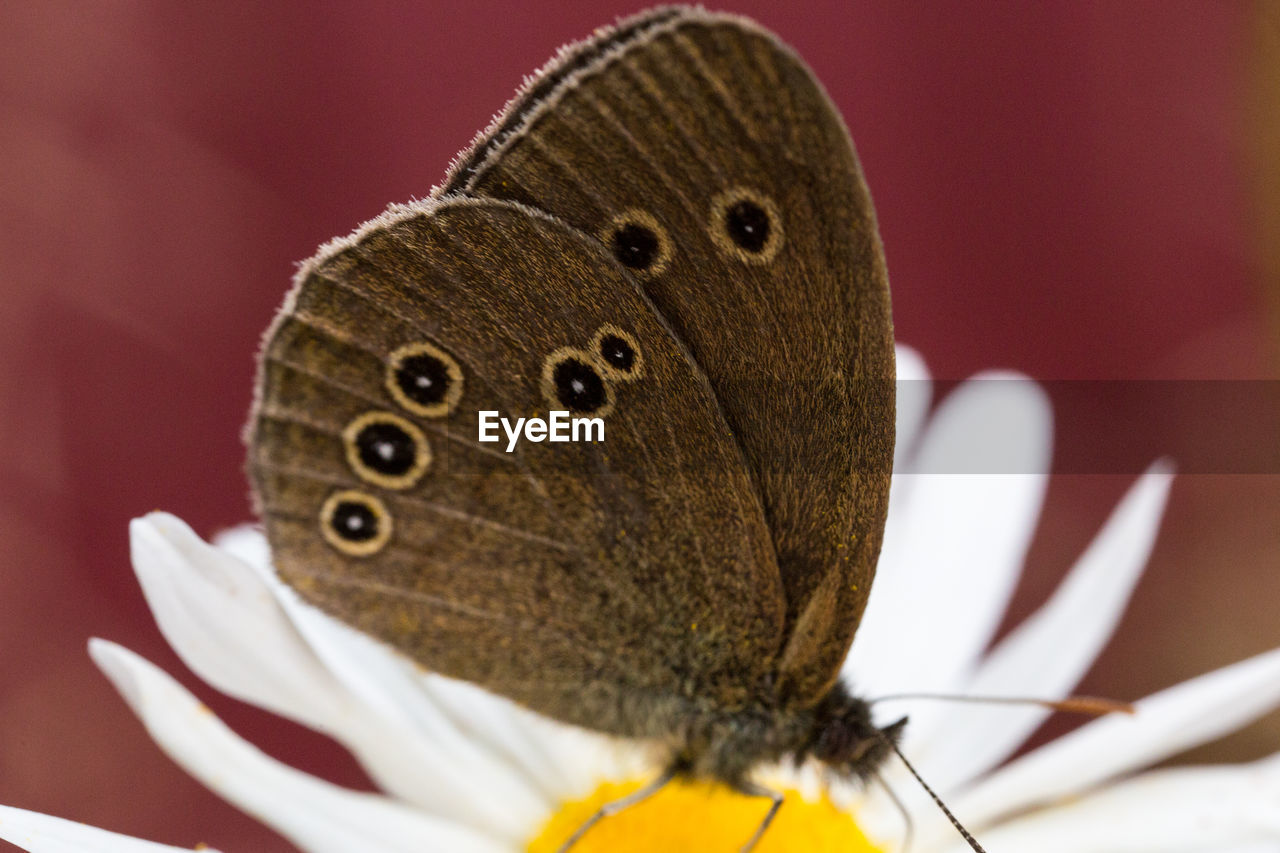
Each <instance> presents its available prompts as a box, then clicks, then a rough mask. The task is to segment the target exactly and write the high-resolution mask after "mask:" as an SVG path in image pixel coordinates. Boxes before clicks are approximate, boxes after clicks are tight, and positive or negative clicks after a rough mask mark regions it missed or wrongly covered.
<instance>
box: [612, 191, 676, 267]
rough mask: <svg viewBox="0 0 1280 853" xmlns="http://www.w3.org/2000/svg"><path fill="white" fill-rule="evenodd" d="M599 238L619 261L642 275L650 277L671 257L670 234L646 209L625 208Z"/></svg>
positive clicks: (665, 264)
mask: <svg viewBox="0 0 1280 853" xmlns="http://www.w3.org/2000/svg"><path fill="white" fill-rule="evenodd" d="M600 240H601V242H603V243H604V244H605V245H606V246H608V247H609V251H610V252H611V253H612V254H613V257H614V258H615V259H617V261H618V263H620V264H622V265H623V266H624V267H626V268H627V269H629V270H631V272H633V273H635V274H636V275H638V276H640V277H641V278H652V277H653V276H655V275H658V274H659V273H661V272H662V271H663V270H665V269H666V268H667V264H668V263H670V261H671V238H670V237H669V236H668V235H667V230H666V229H665V228H663V227H662V225H661V223H659V222H658V220H657V219H655V218H654V217H653V215H652V214H650V213H648V212H647V211H644V210H640V209H638V208H631V209H630V210H625V211H623V212H622V213H620V214H618V215H617V216H615V217H614V218H613V220H612V221H611V222H610V223H609V224H608V225H607V226H606V227H605V228H604V229H602V231H601V233H600Z"/></svg>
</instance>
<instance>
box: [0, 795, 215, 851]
mask: <svg viewBox="0 0 1280 853" xmlns="http://www.w3.org/2000/svg"><path fill="white" fill-rule="evenodd" d="M0 838H3V839H4V840H5V841H8V842H9V843H10V844H16V845H17V846H19V847H21V848H22V849H23V850H27V851H29V853H166V851H168V853H173V852H174V851H182V853H191V848H187V847H170V846H169V845H168V844H157V843H155V842H154V841H143V840H142V839H140V838H131V837H130V836H128V835H120V834H119V833H117V832H107V831H106V830H105V829H98V828H97V827H96V826H88V825H86V824H83V823H76V822H75V821H72V820H64V819H63V818H60V817H52V816H51V815H46V814H40V813H39V812H29V811H27V810H26V809H15V808H11V807H9V806H0ZM200 850H202V851H204V853H218V851H217V850H214V849H213V848H211V847H204V846H202V847H200Z"/></svg>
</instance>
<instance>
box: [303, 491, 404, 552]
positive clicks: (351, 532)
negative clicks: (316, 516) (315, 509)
mask: <svg viewBox="0 0 1280 853" xmlns="http://www.w3.org/2000/svg"><path fill="white" fill-rule="evenodd" d="M391 527H392V525H391V515H390V513H388V512H387V508H386V506H384V505H383V503H382V501H380V500H378V499H377V498H375V497H374V496H373V495H367V494H365V493H364V492H357V491H352V490H347V491H341V492H334V493H333V494H332V495H330V496H329V498H328V499H327V500H326V501H325V502H324V506H323V507H321V508H320V532H321V534H322V535H323V536H324V538H325V541H326V542H328V543H329V544H330V545H332V546H333V547H334V548H336V549H338V550H339V551H341V552H342V553H343V554H346V555H347V556H350V557H368V556H370V555H372V554H376V553H378V552H379V551H381V550H382V548H383V546H385V545H386V544H387V542H388V541H390V539H391Z"/></svg>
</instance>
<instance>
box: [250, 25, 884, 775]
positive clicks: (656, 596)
mask: <svg viewBox="0 0 1280 853" xmlns="http://www.w3.org/2000/svg"><path fill="white" fill-rule="evenodd" d="M893 380H894V368H893V339H892V321H891V317H890V311H889V294H888V285H887V277H886V274H885V271H884V262H883V257H882V253H881V249H880V243H879V237H878V234H877V231H876V224H875V216H874V212H873V210H872V208H871V202H870V198H869V196H868V194H867V191H866V187H865V184H864V182H863V180H862V176H861V172H860V169H859V167H858V164H857V160H856V157H855V155H854V152H853V148H852V144H851V143H850V141H849V137H848V134H847V131H846V130H845V129H844V126H843V124H842V122H841V121H840V119H839V116H838V114H837V113H836V111H835V109H834V107H832V106H831V104H830V102H829V101H828V99H827V98H826V95H825V93H823V92H822V90H821V88H820V87H819V86H818V84H817V83H816V81H814V79H813V77H812V75H811V74H810V73H809V71H808V70H807V69H806V68H805V67H804V65H803V64H802V63H801V62H800V61H799V60H798V59H797V58H796V57H795V56H794V54H792V53H791V52H790V51H789V50H788V49H786V48H785V47H783V46H782V45H780V44H779V43H778V42H777V40H776V39H774V38H773V37H772V36H771V35H770V34H768V33H766V32H764V31H763V30H761V29H760V28H759V27H757V26H756V25H754V24H752V23H750V22H747V21H745V20H743V19H740V18H735V17H731V16H725V15H715V14H711V13H707V12H703V11H701V10H693V9H682V8H668V9H660V10H655V11H653V12H650V13H646V14H644V15H641V16H637V17H636V18H634V19H631V20H630V21H626V22H623V23H622V24H620V25H619V26H618V27H617V28H615V29H612V30H606V31H602V32H600V33H598V34H597V35H596V36H595V37H594V38H592V39H590V40H588V41H586V42H583V43H581V44H579V45H576V46H573V47H571V48H568V49H566V50H565V51H562V53H561V55H560V57H559V58H558V59H557V60H555V61H554V62H553V63H552V64H551V65H550V66H548V67H547V68H546V69H544V70H543V72H542V73H541V74H540V75H539V76H538V77H536V78H535V79H534V80H533V81H532V82H531V83H529V84H528V85H527V86H526V88H525V89H524V90H523V91H522V92H521V93H520V94H519V95H517V97H516V99H515V100H513V101H512V103H511V104H509V105H508V106H507V108H506V110H504V112H503V113H501V114H500V115H499V116H498V118H497V119H495V121H494V124H493V125H492V126H491V127H490V128H489V129H488V130H486V131H485V132H483V133H482V134H481V135H480V136H479V137H478V138H477V140H476V141H475V142H474V143H473V145H472V146H471V148H470V149H468V151H466V152H464V153H463V154H462V155H460V157H459V159H458V160H457V161H456V163H455V164H454V166H453V168H452V170H451V171H450V173H449V175H448V177H447V179H446V182H445V183H444V185H443V186H442V187H440V188H438V189H437V190H436V191H435V192H434V193H433V194H432V197H431V198H429V199H427V200H425V201H422V202H415V203H413V204H410V205H404V206H398V207H393V208H391V209H390V210H388V212H387V213H385V214H384V215H383V216H381V217H379V218H378V219H375V220H373V221H372V222H370V223H367V224H366V225H365V226H363V227H362V228H361V229H360V230H358V231H357V232H355V233H354V234H353V235H351V236H350V237H347V238H343V239H340V240H337V241H334V242H332V243H330V244H329V245H327V246H326V247H324V248H322V249H321V251H320V252H319V253H318V254H317V255H316V256H315V257H314V258H312V259H311V260H310V261H308V262H306V263H305V264H304V265H303V267H302V269H301V270H300V272H299V274H298V276H297V279H296V287H295V289H294V290H293V291H292V293H291V294H290V296H289V297H288V299H287V300H286V304H285V307H284V309H283V310H282V311H281V313H280V315H279V316H278V317H277V319H276V322H275V323H274V324H273V326H272V328H271V329H270V330H269V331H268V334H267V337H266V341H265V344H264V348H263V354H262V367H261V371H260V376H259V384H258V397H257V402H256V404H255V408H254V413H253V415H252V417H251V421H250V426H249V446H250V454H249V469H250V475H251V479H252V481H253V483H254V491H255V495H256V497H257V500H258V503H259V507H260V510H261V512H262V514H263V517H264V521H265V525H266V528H267V534H268V538H269V539H270V541H271V545H272V549H273V553H274V556H275V561H276V565H277V568H278V571H279V573H280V575H281V577H282V579H284V580H285V581H286V582H287V583H289V584H290V585H291V586H293V587H294V588H295V589H296V590H297V591H298V593H299V594H300V595H301V596H302V597H303V598H304V599H306V600H308V601H310V602H312V603H314V604H315V605H317V606H319V607H321V608H322V609H324V610H326V611H328V612H329V613H331V614H333V615H334V616H336V617H337V618H339V619H341V620H342V621H344V622H347V623H348V624H351V625H353V626H354V627H356V628H358V629H360V630H362V631H364V632H366V633H368V634H370V635H372V636H373V637H376V638H378V639H379V640H381V641H383V642H385V643H387V644H388V645H390V646H392V647H393V648H395V649H397V650H398V651H400V652H401V653H403V654H404V655H406V656H407V657H409V658H410V659H412V660H414V661H416V662H417V663H419V664H420V665H422V666H423V667H425V668H427V669H430V670H433V671H436V672H440V673H443V674H445V675H449V676H452V677H457V678H462V679H465V680H468V681H471V682H474V683H476V684H478V685H480V686H482V687H485V688H487V689H489V690H491V691H493V692H495V693H498V694H501V695H503V696H506V697H508V698H510V699H512V700H514V701H516V702H518V703H520V704H522V705H525V706H526V707H529V708H532V709H534V710H536V711H539V712H541V713H543V714H546V715H548V716H551V717H553V718H556V719H558V720H561V721H563V722H566V723H570V724H574V725H579V726H583V727H587V728H591V729H595V730H598V731H602V732H606V733H609V734H614V735H619V736H625V737H632V738H639V739H645V740H649V741H652V742H655V743H657V744H660V745H662V746H663V747H664V748H665V751H666V757H667V760H668V762H669V765H670V767H671V769H672V770H674V771H676V772H680V773H685V774H688V775H693V776H700V777H709V778H715V779H720V780H722V781H725V782H728V783H729V784H733V785H735V786H740V785H742V784H743V783H745V781H746V780H747V778H748V776H749V774H750V771H751V770H752V768H754V767H755V766H757V765H758V764H760V763H762V762H772V761H777V760H780V759H782V758H784V757H788V756H790V757H794V758H796V759H797V760H802V759H805V758H816V759H818V760H820V761H823V762H825V763H826V764H828V765H829V766H830V767H832V768H833V769H835V770H837V771H838V772H841V773H846V774H849V775H855V776H860V775H865V774H867V773H869V772H870V771H871V770H872V769H874V767H875V766H876V764H877V763H878V762H879V761H880V760H881V759H882V758H883V756H884V754H885V753H886V751H887V750H888V749H889V748H890V743H891V742H892V741H893V740H894V739H895V738H896V735H897V732H898V727H896V726H894V727H889V728H887V729H884V730H881V729H879V728H877V727H876V726H875V725H874V724H873V723H872V721H871V716H870V712H869V709H868V707H867V705H866V703H865V702H863V701H861V700H859V699H857V698H855V697H853V696H851V695H850V694H849V693H848V692H847V690H846V689H845V687H844V686H843V684H842V683H841V682H840V681H839V679H838V674H839V667H840V663H841V661H842V660H843V658H844V656H845V654H846V653H847V651H848V647H849V644H850V642H851V641H852V638H853V633H854V630H855V628H856V626H857V623H858V620H859V619H860V617H861V613H862V609H863V607H864V606H865V603H866V597H867V593H868V591H869V588H870V584H871V580H872V577H873V574H874V568H875V561H876V557H877V555H878V552H879V547H880V538H881V534H882V529H883V524H884V515H885V510H886V506H887V500H888V484H889V473H890V465H891V460H892V456H893V423H894V408H893V406H894V399H893ZM550 409H567V410H569V411H571V412H572V413H574V414H575V415H582V416H589V417H598V418H601V419H603V421H604V423H605V425H606V432H605V440H604V441H603V442H598V443H578V444H575V443H568V444H563V443H562V444H553V443H549V442H548V443H530V442H524V443H521V444H520V445H519V446H518V447H516V448H514V450H513V452H511V453H505V452H503V451H502V450H501V449H496V446H494V445H486V444H483V443H481V442H480V441H478V439H477V435H478V418H479V412H481V411H494V410H496V411H499V412H501V413H503V414H504V415H507V414H509V415H511V416H519V417H525V416H533V415H536V414H540V413H545V412H547V411H548V410H550Z"/></svg>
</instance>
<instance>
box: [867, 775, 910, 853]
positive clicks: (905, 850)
mask: <svg viewBox="0 0 1280 853" xmlns="http://www.w3.org/2000/svg"><path fill="white" fill-rule="evenodd" d="M875 778H876V781H877V782H879V783H880V787H881V788H884V792H885V793H886V794H888V795H889V801H890V802H892V803H893V805H894V808H896V809H897V810H898V812H899V813H900V814H901V815H902V821H903V823H904V824H905V827H904V829H903V832H902V853H911V844H912V842H913V841H914V840H915V834H916V825H915V823H914V822H913V821H912V820H911V812H909V811H907V806H906V804H905V803H904V802H902V799H901V798H900V797H899V796H898V794H897V792H896V791H894V790H893V788H891V787H889V783H888V782H887V781H885V778H884V775H883V774H882V773H880V771H878V770H877V771H876V773H875Z"/></svg>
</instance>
